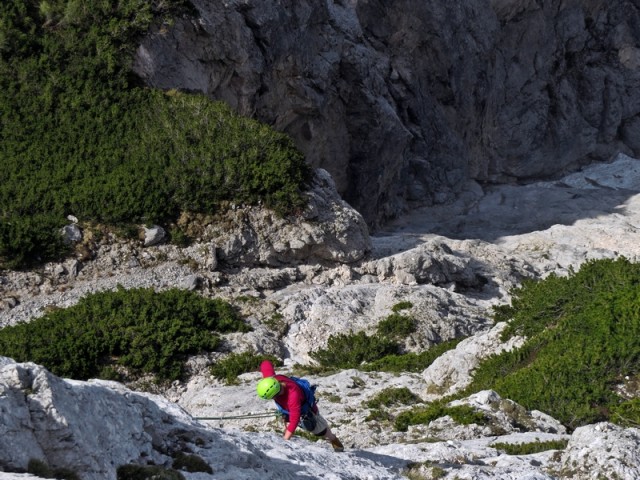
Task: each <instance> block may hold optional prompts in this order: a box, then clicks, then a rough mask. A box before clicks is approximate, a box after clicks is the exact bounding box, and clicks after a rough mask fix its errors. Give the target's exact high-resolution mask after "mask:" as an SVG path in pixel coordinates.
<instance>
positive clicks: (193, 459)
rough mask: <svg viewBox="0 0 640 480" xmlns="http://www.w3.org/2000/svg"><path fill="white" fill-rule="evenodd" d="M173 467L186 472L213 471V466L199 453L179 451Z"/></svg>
mask: <svg viewBox="0 0 640 480" xmlns="http://www.w3.org/2000/svg"><path fill="white" fill-rule="evenodd" d="M173 468H174V469H176V470H184V471H186V472H190V473H193V472H204V473H213V468H211V466H210V465H209V464H208V463H207V462H205V461H204V460H203V459H202V457H199V456H198V455H190V454H187V453H182V452H179V453H178V454H176V456H175V457H174V459H173Z"/></svg>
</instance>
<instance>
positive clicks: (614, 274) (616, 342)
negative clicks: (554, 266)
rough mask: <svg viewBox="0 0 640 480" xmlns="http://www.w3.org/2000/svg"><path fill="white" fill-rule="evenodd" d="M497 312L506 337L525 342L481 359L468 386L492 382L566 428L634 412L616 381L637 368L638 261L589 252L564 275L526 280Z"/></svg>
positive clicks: (639, 360) (639, 317) (474, 387)
mask: <svg viewBox="0 0 640 480" xmlns="http://www.w3.org/2000/svg"><path fill="white" fill-rule="evenodd" d="M495 318H496V320H497V321H507V322H508V328H507V329H506V330H505V332H504V339H506V338H508V337H510V336H513V335H523V336H525V337H526V339H527V340H526V343H525V344H524V345H523V346H522V347H520V348H518V349H515V350H513V351H510V352H504V353H501V354H499V355H494V356H493V357H491V358H489V359H487V360H485V361H484V362H482V364H481V365H480V367H479V368H478V369H477V370H476V371H475V373H474V382H473V384H472V385H471V387H470V388H469V389H468V392H471V391H478V390H482V389H487V388H491V389H494V390H496V391H497V392H498V393H499V394H500V395H502V396H503V397H506V398H510V399H512V400H514V401H516V402H518V403H520V404H521V405H522V406H524V407H525V408H527V409H537V410H541V411H543V412H546V413H548V414H550V415H552V416H553V417H555V418H557V419H558V420H560V421H561V422H562V423H563V424H565V425H566V426H568V427H569V428H575V427H578V426H581V425H585V424H589V423H593V422H596V421H602V420H613V421H620V420H621V419H624V418H631V419H632V420H633V419H637V418H638V413H637V411H638V409H637V406H636V405H637V403H636V404H635V405H634V404H632V403H626V407H621V405H623V404H625V400H626V399H625V398H623V397H621V396H620V395H618V393H616V386H617V385H621V384H623V383H624V382H625V380H626V378H636V377H637V375H638V372H639V371H640V264H637V263H632V262H630V261H629V260H628V259H626V258H618V259H616V260H609V259H606V260H597V261H596V260H593V261H589V262H587V263H585V264H584V265H583V266H582V268H581V269H580V270H579V271H578V272H571V273H570V274H569V275H568V276H567V277H559V276H555V275H552V276H550V277H548V278H546V279H544V280H541V281H537V282H534V281H528V282H525V283H524V284H523V285H522V287H521V288H518V289H516V290H515V291H514V292H513V296H512V302H511V305H507V306H502V307H499V308H498V309H497V310H496V313H495ZM634 407H635V408H634ZM612 412H614V413H616V415H612Z"/></svg>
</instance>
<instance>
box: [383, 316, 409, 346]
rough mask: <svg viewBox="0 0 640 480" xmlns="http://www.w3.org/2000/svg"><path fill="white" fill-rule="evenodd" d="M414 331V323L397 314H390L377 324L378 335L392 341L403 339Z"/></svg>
mask: <svg viewBox="0 0 640 480" xmlns="http://www.w3.org/2000/svg"><path fill="white" fill-rule="evenodd" d="M415 331H416V321H415V320H414V319H413V318H411V317H407V316H405V315H400V314H399V313H392V314H391V315H389V316H388V317H387V318H385V319H384V320H382V321H381V322H380V323H378V327H377V332H378V335H382V336H385V337H388V338H392V339H396V340H397V339H403V338H405V337H407V336H409V335H411V334H412V333H414V332H415Z"/></svg>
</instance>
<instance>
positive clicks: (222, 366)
mask: <svg viewBox="0 0 640 480" xmlns="http://www.w3.org/2000/svg"><path fill="white" fill-rule="evenodd" d="M263 360H271V362H272V363H273V364H274V366H281V365H282V360H280V359H279V358H277V357H274V356H273V355H258V354H256V353H254V352H243V353H231V354H230V355H228V356H226V357H225V358H223V359H222V360H219V361H218V362H216V363H215V364H214V365H212V366H211V368H210V370H209V371H210V372H211V375H213V376H214V377H215V378H217V379H218V380H224V381H226V382H227V383H228V384H230V385H232V384H235V383H238V375H242V374H243V373H249V372H255V371H257V370H258V368H259V367H260V362H262V361H263Z"/></svg>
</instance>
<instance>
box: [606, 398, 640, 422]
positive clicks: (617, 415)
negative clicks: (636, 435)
mask: <svg viewBox="0 0 640 480" xmlns="http://www.w3.org/2000/svg"><path fill="white" fill-rule="evenodd" d="M609 419H610V420H611V421H612V422H614V423H617V424H618V425H621V426H623V427H634V428H638V427H640V398H633V399H631V400H627V401H626V402H623V403H621V404H619V405H613V406H612V407H611V409H610V417H609Z"/></svg>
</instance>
